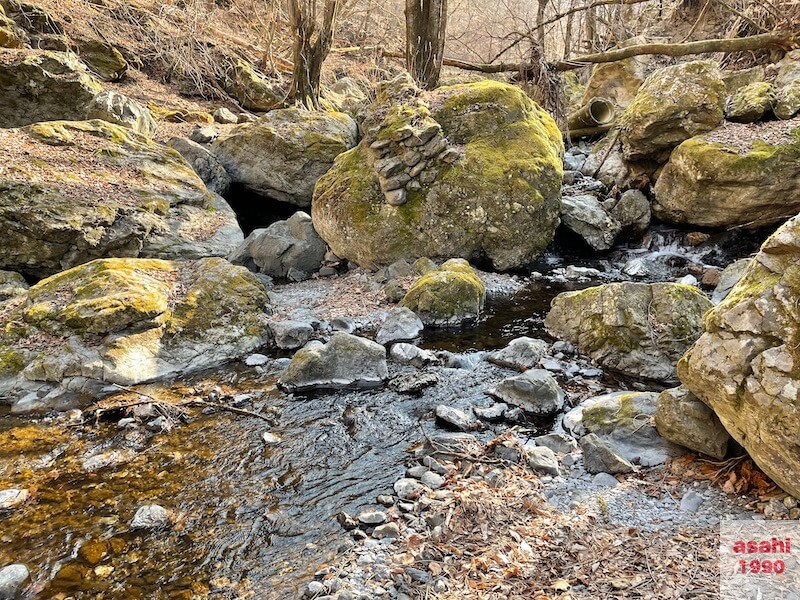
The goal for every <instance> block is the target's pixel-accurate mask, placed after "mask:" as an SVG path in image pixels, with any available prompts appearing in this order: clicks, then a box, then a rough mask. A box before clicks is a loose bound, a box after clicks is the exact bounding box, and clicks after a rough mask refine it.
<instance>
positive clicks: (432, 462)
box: [422, 456, 451, 475]
mask: <svg viewBox="0 0 800 600" xmlns="http://www.w3.org/2000/svg"><path fill="white" fill-rule="evenodd" d="M422 464H423V465H425V466H426V467H428V468H429V469H430V470H431V471H433V472H434V473H438V474H439V475H447V473H449V472H450V470H451V469H449V468H448V467H446V466H444V465H443V464H442V463H440V462H439V461H438V460H436V459H435V458H433V457H432V456H423V457H422Z"/></svg>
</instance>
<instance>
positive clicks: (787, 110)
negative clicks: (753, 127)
mask: <svg viewBox="0 0 800 600" xmlns="http://www.w3.org/2000/svg"><path fill="white" fill-rule="evenodd" d="M774 84H775V89H776V90H777V101H776V103H775V109H774V111H775V116H776V117H778V118H779V119H791V118H792V117H793V116H795V115H796V114H797V113H798V112H800V50H792V51H791V52H789V53H788V54H787V55H786V56H784V57H783V59H782V60H781V61H780V62H779V63H778V76H777V77H776V78H775V82H774Z"/></svg>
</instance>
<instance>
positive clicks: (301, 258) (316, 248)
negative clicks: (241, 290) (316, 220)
mask: <svg viewBox="0 0 800 600" xmlns="http://www.w3.org/2000/svg"><path fill="white" fill-rule="evenodd" d="M326 250H327V246H326V245H325V242H323V241H322V239H321V238H320V237H319V236H318V235H317V232H316V231H315V230H314V224H313V223H312V222H311V217H310V216H309V215H308V213H304V212H302V211H298V212H296V213H294V214H293V215H292V216H291V217H289V218H288V219H286V220H285V221H278V222H276V223H273V224H272V225H270V226H269V227H267V228H266V229H256V230H255V231H254V232H253V233H251V234H250V235H249V236H247V239H246V240H245V241H244V242H243V243H242V244H241V245H240V246H239V247H238V248H237V249H236V250H235V251H234V252H233V254H231V256H230V261H231V262H232V263H233V264H235V265H244V266H246V267H247V268H248V269H250V270H251V271H256V272H259V273H266V274H267V275H269V276H270V277H287V276H288V275H289V271H291V270H293V269H294V270H297V271H302V272H303V273H315V272H317V271H318V270H319V268H320V266H321V265H322V261H323V260H324V258H325V251H326Z"/></svg>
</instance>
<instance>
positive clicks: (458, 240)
mask: <svg viewBox="0 0 800 600" xmlns="http://www.w3.org/2000/svg"><path fill="white" fill-rule="evenodd" d="M363 129H364V139H363V140H362V141H361V143H360V144H359V145H358V147H356V148H355V149H353V150H351V151H349V152H346V153H345V154H342V155H341V156H339V157H338V158H337V159H336V163H335V164H334V166H333V168H332V169H331V170H330V171H329V172H328V173H327V174H326V175H325V176H324V177H323V178H321V179H320V181H319V183H318V184H317V187H316V190H315V192H314V202H313V204H312V217H313V219H314V225H315V227H316V228H317V231H318V232H319V234H320V235H321V236H322V238H323V239H324V240H325V241H326V242H327V243H328V244H329V245H330V246H331V249H332V250H333V251H334V252H335V253H336V254H337V256H341V257H343V258H348V259H350V260H353V261H355V262H356V263H358V264H359V265H362V266H365V267H375V266H383V265H388V264H391V263H393V262H395V261H396V260H399V259H401V258H405V259H415V258H419V257H422V256H428V257H431V258H435V259H444V258H448V257H453V256H458V257H462V258H466V259H479V258H480V259H486V260H488V261H489V262H490V263H491V264H492V266H493V267H494V268H496V269H498V270H508V269H513V268H516V267H520V266H523V265H526V264H528V263H530V262H531V261H532V260H534V259H535V258H536V257H537V256H539V255H540V254H541V253H542V251H543V250H544V249H545V247H546V246H547V244H548V243H549V242H550V241H551V240H552V238H553V233H554V232H555V228H556V226H557V225H558V222H559V209H560V204H561V203H560V188H561V179H562V177H563V167H562V162H561V161H562V155H563V142H562V140H561V134H560V132H559V130H558V128H557V127H556V124H555V122H554V121H553V119H552V118H550V116H549V115H548V114H547V113H546V112H545V111H543V110H542V109H541V108H539V107H538V106H537V105H536V104H535V103H534V102H533V101H531V100H530V99H529V98H528V97H527V96H526V95H525V94H524V93H523V92H522V91H521V90H520V89H518V88H515V87H513V86H510V85H507V84H503V83H498V82H494V81H482V82H480V83H470V84H464V85H455V86H449V87H442V88H439V89H437V90H435V91H433V92H427V93H423V92H420V91H419V90H418V89H416V88H415V87H414V85H413V82H411V81H410V80H407V79H405V78H401V79H399V80H397V81H394V82H391V83H390V84H387V85H386V86H385V87H384V88H383V89H381V90H380V91H379V94H378V99H377V100H376V102H375V103H374V104H373V105H372V106H371V107H370V109H369V111H368V115H367V119H366V120H365V123H364V126H363Z"/></svg>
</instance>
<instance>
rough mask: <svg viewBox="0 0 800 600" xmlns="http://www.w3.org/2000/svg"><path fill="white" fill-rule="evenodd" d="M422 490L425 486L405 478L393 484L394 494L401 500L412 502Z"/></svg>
mask: <svg viewBox="0 0 800 600" xmlns="http://www.w3.org/2000/svg"><path fill="white" fill-rule="evenodd" d="M424 490H425V486H424V485H422V484H421V483H420V482H419V481H417V480H416V479H409V478H407V477H404V478H403V479H398V480H397V481H396V482H395V484H394V492H395V494H397V495H398V496H399V497H400V498H401V499H402V500H413V499H414V498H417V497H418V496H419V495H420V493H421V492H423V491H424Z"/></svg>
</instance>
